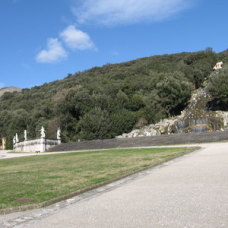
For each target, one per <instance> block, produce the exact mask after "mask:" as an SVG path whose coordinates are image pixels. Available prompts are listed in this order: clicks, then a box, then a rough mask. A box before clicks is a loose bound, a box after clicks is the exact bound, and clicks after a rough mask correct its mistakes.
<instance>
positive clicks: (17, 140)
mask: <svg viewBox="0 0 228 228" xmlns="http://www.w3.org/2000/svg"><path fill="white" fill-rule="evenodd" d="M15 138H16V143H19V138H18V134H17V133H16V136H15Z"/></svg>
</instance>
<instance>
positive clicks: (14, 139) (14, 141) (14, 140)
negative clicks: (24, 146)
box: [13, 136, 16, 145]
mask: <svg viewBox="0 0 228 228" xmlns="http://www.w3.org/2000/svg"><path fill="white" fill-rule="evenodd" d="M14 144H16V136H13V145H14Z"/></svg>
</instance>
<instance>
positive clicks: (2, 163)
mask: <svg viewBox="0 0 228 228" xmlns="http://www.w3.org/2000/svg"><path fill="white" fill-rule="evenodd" d="M193 150H195V148H159V149H154V148H153V149H120V150H118V149H113V150H106V151H94V152H83V153H67V154H54V155H45V156H29V157H22V158H13V159H6V160H0V174H1V175H0V209H3V208H8V207H15V206H21V205H26V204H34V203H40V202H44V201H47V200H50V199H53V198H56V197H59V196H63V195H65V194H69V193H72V192H75V191H77V190H81V189H84V188H87V187H90V186H93V185H95V184H98V183H101V182H105V181H108V180H112V179H114V178H117V177H120V176H123V175H126V174H129V173H132V172H134V171H137V170H140V169H142V168H146V167H150V166H153V165H156V164H159V163H161V162H163V161H165V160H168V159H171V158H174V157H177V156H180V155H183V154H185V153H188V152H191V151H193ZM21 199H22V200H21ZM23 199H25V200H23ZM26 199H29V201H28V200H26ZM17 201H19V202H17ZM20 201H26V202H20Z"/></svg>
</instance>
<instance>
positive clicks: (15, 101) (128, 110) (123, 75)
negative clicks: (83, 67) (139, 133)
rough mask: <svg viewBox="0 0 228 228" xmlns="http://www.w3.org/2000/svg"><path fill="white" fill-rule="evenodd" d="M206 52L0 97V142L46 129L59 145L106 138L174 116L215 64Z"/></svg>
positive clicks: (108, 69)
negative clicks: (58, 139) (59, 131)
mask: <svg viewBox="0 0 228 228" xmlns="http://www.w3.org/2000/svg"><path fill="white" fill-rule="evenodd" d="M227 56H228V54H227V52H224V53H219V54H215V53H213V51H212V50H211V49H207V50H205V51H200V52H195V53H179V54H173V55H161V56H153V57H148V58H142V59H137V60H134V61H130V62H126V63H120V64H106V65H105V66H103V67H94V68H92V69H90V70H87V71H84V72H78V73H75V74H69V75H68V76H67V77H66V78H65V79H63V80H59V81H54V82H51V83H46V84H44V85H42V86H36V87H33V88H31V89H23V90H22V92H20V93H18V92H14V93H5V94H4V95H3V96H2V97H0V137H3V136H6V137H7V138H8V140H10V141H11V140H12V137H13V135H14V134H15V133H16V132H17V133H18V134H19V133H20V134H22V133H23V130H24V129H25V128H27V129H28V135H29V137H30V138H35V137H38V136H39V134H40V133H39V129H40V127H41V126H44V127H45V128H46V129H47V137H50V138H54V137H55V128H57V126H58V125H60V127H61V129H62V136H63V139H64V141H74V140H77V139H95V138H111V137H114V136H116V135H120V134H122V133H124V132H128V131H130V130H132V129H133V128H134V126H135V124H136V123H138V122H139V120H140V119H141V120H142V119H143V120H144V122H148V123H154V122H157V121H159V120H160V119H162V118H165V117H167V116H170V115H176V114H179V113H180V112H181V111H182V110H183V108H184V107H185V105H186V103H187V101H188V99H189V97H190V93H191V90H193V89H195V88H198V87H199V86H201V85H202V82H203V81H204V79H205V78H207V77H208V75H209V74H210V73H211V71H212V68H213V66H214V65H215V63H216V61H217V59H220V60H223V59H226V58H227Z"/></svg>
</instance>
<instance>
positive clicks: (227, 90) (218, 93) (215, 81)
mask: <svg viewBox="0 0 228 228" xmlns="http://www.w3.org/2000/svg"><path fill="white" fill-rule="evenodd" d="M207 88H208V91H209V93H210V94H211V95H212V96H213V98H214V100H213V101H212V102H211V108H212V109H220V110H224V111H227V110H228V68H225V69H224V70H222V71H221V72H216V73H214V74H212V75H211V77H210V79H209V83H208V87H207Z"/></svg>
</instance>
